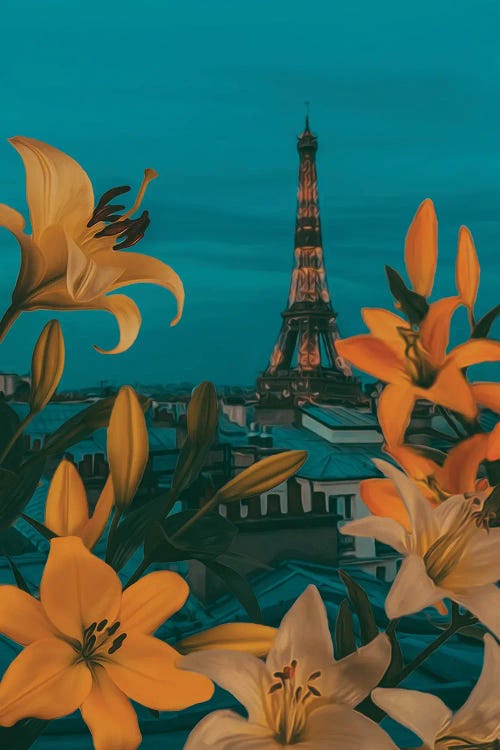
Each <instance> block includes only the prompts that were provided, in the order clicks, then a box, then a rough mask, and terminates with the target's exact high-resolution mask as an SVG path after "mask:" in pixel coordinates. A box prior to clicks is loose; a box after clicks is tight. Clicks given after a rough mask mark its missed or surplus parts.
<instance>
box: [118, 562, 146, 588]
mask: <svg viewBox="0 0 500 750" xmlns="http://www.w3.org/2000/svg"><path fill="white" fill-rule="evenodd" d="M150 565H151V560H148V559H147V558H146V557H145V558H144V560H143V561H142V562H141V563H139V565H138V566H137V568H136V569H135V570H134V572H133V573H132V575H131V576H130V578H129V579H128V581H127V583H126V584H125V586H124V587H123V589H124V590H125V589H128V587H129V586H132V584H133V583H135V582H136V581H138V580H139V578H140V577H141V576H142V574H143V573H144V572H145V571H146V570H147V569H148V568H149V566H150Z"/></svg>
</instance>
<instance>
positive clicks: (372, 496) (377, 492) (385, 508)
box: [359, 479, 411, 531]
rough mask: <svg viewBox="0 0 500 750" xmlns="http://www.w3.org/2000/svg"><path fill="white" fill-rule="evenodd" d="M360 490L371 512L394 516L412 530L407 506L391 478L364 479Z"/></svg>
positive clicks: (402, 524)
mask: <svg viewBox="0 0 500 750" xmlns="http://www.w3.org/2000/svg"><path fill="white" fill-rule="evenodd" d="M359 491H360V494H361V498H362V500H363V502H364V504H365V505H366V507H367V508H368V510H369V511H370V513H372V514H373V515H374V516H383V517H384V518H393V519H394V520H395V521H396V522H397V523H398V524H400V525H401V526H403V527H404V528H405V529H406V530H407V531H411V527H410V518H409V516H408V511H407V510H406V506H405V504H404V502H403V501H402V500H401V497H400V495H399V492H398V491H397V490H396V488H395V487H394V484H393V483H392V482H391V480H390V479H363V481H362V482H361V483H360V485H359Z"/></svg>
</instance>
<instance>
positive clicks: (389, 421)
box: [377, 381, 415, 450]
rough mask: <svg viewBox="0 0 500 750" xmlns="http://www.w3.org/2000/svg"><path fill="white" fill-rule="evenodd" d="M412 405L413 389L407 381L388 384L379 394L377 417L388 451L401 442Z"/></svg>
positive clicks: (413, 398)
mask: <svg viewBox="0 0 500 750" xmlns="http://www.w3.org/2000/svg"><path fill="white" fill-rule="evenodd" d="M414 403H415V389H414V388H413V387H412V386H411V384H410V383H409V382H407V381H400V382H398V383H397V384H395V383H394V384H393V383H389V384H388V385H386V386H385V388H384V390H383V391H382V393H381V394H380V396H379V399H378V404H377V417H378V421H379V424H380V426H381V428H382V433H383V435H384V438H385V442H386V443H387V445H388V447H389V450H390V449H391V446H394V445H400V444H401V443H402V442H403V440H404V435H405V432H406V430H407V428H408V425H409V423H410V417H411V414H412V411H413V406H414Z"/></svg>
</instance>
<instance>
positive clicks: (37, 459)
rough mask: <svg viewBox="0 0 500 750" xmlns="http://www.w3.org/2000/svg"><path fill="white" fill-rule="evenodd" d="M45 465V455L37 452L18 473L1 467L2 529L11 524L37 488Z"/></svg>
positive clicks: (0, 507) (0, 516)
mask: <svg viewBox="0 0 500 750" xmlns="http://www.w3.org/2000/svg"><path fill="white" fill-rule="evenodd" d="M44 466H45V456H40V455H39V454H36V455H35V456H34V457H33V458H31V459H30V460H29V461H27V462H26V463H25V464H24V465H23V466H22V467H21V468H20V469H19V471H18V473H17V475H16V474H13V473H12V472H10V471H6V470H5V469H0V530H2V529H6V528H7V527H9V526H11V524H12V523H14V521H15V520H16V518H17V517H18V516H19V515H20V514H21V513H22V511H23V510H24V508H25V507H26V505H27V504H28V502H29V500H30V498H31V497H32V495H33V493H34V491H35V490H36V488H37V486H38V483H39V482H40V478H41V476H42V471H43V469H44Z"/></svg>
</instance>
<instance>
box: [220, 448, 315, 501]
mask: <svg viewBox="0 0 500 750" xmlns="http://www.w3.org/2000/svg"><path fill="white" fill-rule="evenodd" d="M306 459H307V451H286V452H284V453H275V454H274V455H272V456H267V457H266V458H262V459H261V460H260V461H256V462H255V463H254V464H252V465H251V466H249V467H248V468H246V469H243V471H241V472H240V473H239V474H237V475H236V476H235V477H234V478H233V479H231V480H230V481H229V482H227V483H226V484H225V485H224V486H223V487H221V488H220V490H217V493H216V495H215V496H214V497H213V498H212V500H211V501H210V502H211V503H213V504H214V505H215V504H216V503H231V502H234V501H235V500H245V499H246V498H249V497H253V496H254V495H260V494H262V493H263V492H267V490H271V489H272V488H273V487H276V486H277V485H278V484H281V483H282V482H284V481H285V480H287V479H289V477H291V476H293V475H294V474H296V472H297V471H298V470H299V469H300V467H301V466H302V465H303V464H304V463H305V461H306Z"/></svg>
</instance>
